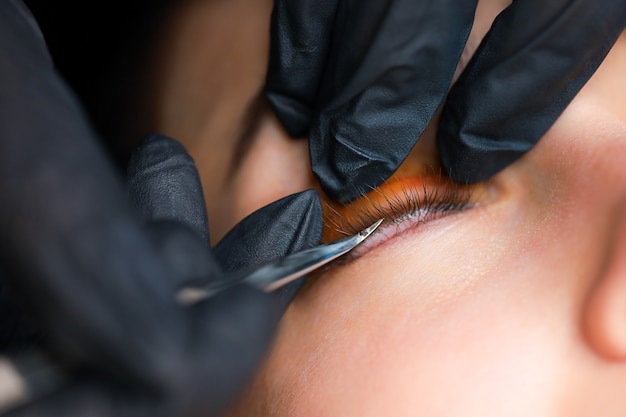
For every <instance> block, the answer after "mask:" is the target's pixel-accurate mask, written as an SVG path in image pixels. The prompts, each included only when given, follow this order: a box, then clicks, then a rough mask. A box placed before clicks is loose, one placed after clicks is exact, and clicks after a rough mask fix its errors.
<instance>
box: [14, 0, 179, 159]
mask: <svg viewBox="0 0 626 417" xmlns="http://www.w3.org/2000/svg"><path fill="white" fill-rule="evenodd" d="M24 2H25V3H26V5H27V6H28V7H29V8H30V10H31V11H32V13H33V15H34V16H35V18H36V19H37V21H38V23H39V25H40V27H41V30H42V32H43V34H44V37H45V39H46V42H47V44H48V48H49V49H50V53H51V55H52V58H53V60H54V63H55V66H56V67H57V70H58V71H59V72H60V74H61V75H62V77H63V78H65V80H66V81H67V83H68V84H69V85H70V87H71V88H72V89H73V90H74V92H75V93H76V95H77V96H78V98H79V100H80V101H81V102H82V104H83V105H84V107H85V110H86V112H87V115H88V117H89V118H90V120H91V122H92V125H93V126H94V128H95V129H96V131H97V133H98V134H99V136H100V138H101V139H102V141H103V143H104V144H105V145H106V146H107V147H108V149H109V150H110V151H111V153H112V155H113V156H114V158H115V159H116V160H119V161H123V160H125V158H126V157H127V155H128V152H129V150H130V149H131V148H132V145H133V144H134V143H136V142H137V141H138V140H140V139H141V136H143V135H145V134H148V133H150V132H146V131H143V130H144V127H143V126H142V125H141V123H140V122H139V120H143V118H144V115H143V114H142V109H141V108H140V106H141V105H140V104H139V100H138V97H137V96H138V94H140V91H139V89H140V88H139V87H140V85H141V80H142V76H141V72H142V71H145V68H144V66H143V64H144V62H145V61H146V58H147V55H148V54H149V51H150V46H151V45H152V44H153V42H154V40H155V37H156V34H157V33H158V30H159V28H161V26H162V24H163V22H164V19H165V17H166V16H167V14H168V12H169V11H171V7H173V5H174V4H176V3H177V2H176V1H175V0H151V1H146V0H134V1H133V0H130V1H120V0H109V1H84V0H83V1H76V0H62V1H53V0H24Z"/></svg>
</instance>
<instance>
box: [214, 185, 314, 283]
mask: <svg viewBox="0 0 626 417" xmlns="http://www.w3.org/2000/svg"><path fill="white" fill-rule="evenodd" d="M323 225H324V224H323V217H322V206H321V202H320V198H319V195H318V194H317V192H316V191H315V190H307V191H303V192H301V193H297V194H292V195H289V196H287V197H284V198H282V199H280V200H278V201H275V202H274V203H272V204H269V205H267V206H265V207H263V208H261V209H259V210H257V211H255V212H254V213H252V214H251V215H249V216H248V217H246V218H245V219H243V220H242V221H241V222H239V223H238V224H237V225H236V226H235V227H234V228H233V229H232V230H231V231H230V232H228V233H227V234H226V236H224V238H222V240H221V241H220V242H219V243H218V244H217V246H216V247H215V248H214V254H215V256H216V258H217V259H219V260H220V262H221V266H222V268H223V270H224V271H230V272H234V271H241V270H244V269H247V268H251V267H254V266H260V265H263V264H265V263H267V262H270V261H273V260H275V259H278V258H281V257H283V256H285V255H287V254H288V253H291V252H294V251H298V250H301V249H304V248H307V247H312V246H314V245H317V244H318V243H319V241H320V238H321V234H322V228H323Z"/></svg>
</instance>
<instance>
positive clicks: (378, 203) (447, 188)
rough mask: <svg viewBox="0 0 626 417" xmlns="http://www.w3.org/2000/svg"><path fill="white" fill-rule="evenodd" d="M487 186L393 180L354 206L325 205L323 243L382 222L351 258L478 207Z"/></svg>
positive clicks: (438, 179) (431, 179)
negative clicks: (405, 233)
mask: <svg viewBox="0 0 626 417" xmlns="http://www.w3.org/2000/svg"><path fill="white" fill-rule="evenodd" d="M482 189H484V186H483V185H472V186H465V185H459V184H455V183H452V182H451V181H450V180H448V179H447V178H445V177H443V176H441V175H438V174H437V175H429V176H419V177H416V176H404V177H397V176H396V177H392V178H391V179H389V180H387V181H386V182H385V183H383V184H382V185H380V186H379V187H377V188H375V189H374V190H372V191H370V192H368V193H366V194H364V195H362V196H361V197H359V198H357V199H356V200H354V201H353V202H351V203H348V204H339V203H335V202H331V201H326V202H325V207H324V220H325V227H324V235H323V241H325V242H329V241H333V240H336V239H339V238H341V237H345V236H347V235H352V234H355V233H357V232H358V231H360V230H362V229H364V228H366V227H368V226H369V225H371V224H372V223H374V222H376V221H377V220H378V219H384V222H383V224H382V225H381V226H380V228H379V229H378V230H377V231H376V232H375V233H374V235H372V236H371V237H370V238H368V239H367V241H365V242H364V243H363V244H362V245H361V246H360V247H359V248H357V250H355V251H353V252H355V254H354V255H352V256H350V257H349V258H350V259H353V258H354V257H355V255H356V256H361V255H363V254H364V253H366V252H368V251H369V250H371V249H373V248H374V247H376V246H378V245H380V244H382V243H383V242H386V241H388V240H390V239H393V238H394V237H396V236H399V235H401V234H403V233H404V232H406V231H408V230H412V229H415V228H417V227H420V225H423V224H425V223H428V222H431V221H433V220H436V219H440V218H442V217H445V216H448V215H450V214H453V213H458V212H461V211H463V210H466V209H469V208H471V207H474V206H475V205H476V204H478V202H479V201H482V199H483V193H482V192H479V191H481V190H482Z"/></svg>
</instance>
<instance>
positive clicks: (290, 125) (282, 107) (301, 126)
mask: <svg viewBox="0 0 626 417" xmlns="http://www.w3.org/2000/svg"><path fill="white" fill-rule="evenodd" d="M266 97H267V100H268V101H269V103H270V105H271V107H272V110H274V113H275V114H276V117H277V118H278V120H279V121H280V123H281V124H282V126H283V127H284V128H285V130H286V131H287V133H289V135H290V136H291V137H294V138H299V137H305V136H307V133H308V131H309V126H310V124H311V116H312V111H311V109H310V108H309V107H308V106H306V105H304V104H303V103H301V102H300V101H298V100H296V99H294V98H293V97H289V96H286V95H284V94H280V93H277V92H274V91H267V92H266Z"/></svg>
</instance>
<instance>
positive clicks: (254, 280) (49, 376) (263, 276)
mask: <svg viewBox="0 0 626 417" xmlns="http://www.w3.org/2000/svg"><path fill="white" fill-rule="evenodd" d="M382 222H383V220H382V219H381V220H378V221H377V222H376V223H374V224H373V225H371V226H370V227H368V228H366V229H364V230H362V231H360V232H359V233H357V234H355V235H353V236H349V237H346V238H344V239H340V240H337V241H335V242H331V243H327V244H325V245H321V246H317V247H314V248H311V249H306V250H303V251H301V252H296V253H293V254H291V255H289V256H287V257H285V258H283V259H281V260H279V261H276V262H273V263H269V264H267V265H264V266H262V267H260V268H258V269H256V270H254V271H252V272H251V273H243V274H235V276H234V277H233V276H231V277H230V279H228V280H226V281H218V282H216V283H211V284H209V285H207V286H205V287H189V288H183V289H182V290H181V291H180V292H179V293H178V294H177V296H176V299H177V301H178V302H179V303H180V304H181V305H183V306H189V305H193V304H195V303H197V302H199V301H202V300H205V299H207V298H210V297H213V296H215V295H216V294H218V293H220V292H222V291H223V290H226V289H228V288H231V287H233V286H235V285H237V284H242V283H245V284H248V285H251V286H253V287H256V288H259V289H260V290H262V291H265V292H272V291H275V290H277V289H279V288H281V287H283V286H285V285H287V284H289V283H290V282H293V281H295V280H296V279H298V278H300V277H303V276H304V275H306V274H308V273H310V272H312V271H315V270H317V269H319V268H321V267H322V266H324V265H326V264H328V263H329V262H331V261H333V260H335V259H337V258H339V257H340V256H342V255H344V254H346V253H348V252H350V251H351V250H352V249H354V248H355V247H356V246H358V245H359V244H360V243H361V242H363V241H364V240H365V239H367V238H368V237H369V236H370V235H371V234H372V233H373V232H374V230H376V229H377V228H378V226H380V224H381V223H382ZM66 379H67V377H66V376H65V375H64V373H63V371H62V370H60V369H58V368H57V367H56V366H54V364H52V363H50V362H49V361H48V360H47V359H46V358H45V355H42V354H40V353H39V352H36V351H34V352H30V353H28V354H23V355H21V356H19V357H14V358H13V357H7V356H0V413H4V412H7V411H9V410H11V409H14V408H16V407H18V406H20V405H22V404H26V403H28V402H32V401H37V400H38V399H40V398H43V397H44V396H46V395H48V394H51V393H53V392H54V391H55V390H57V389H58V388H60V387H62V386H63V385H64V384H65V383H66Z"/></svg>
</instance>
